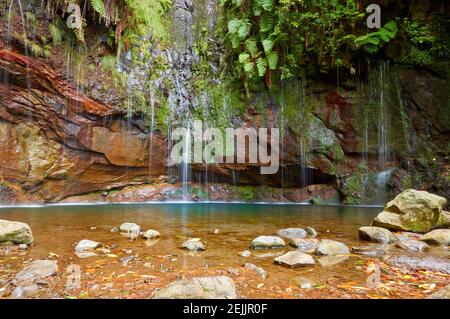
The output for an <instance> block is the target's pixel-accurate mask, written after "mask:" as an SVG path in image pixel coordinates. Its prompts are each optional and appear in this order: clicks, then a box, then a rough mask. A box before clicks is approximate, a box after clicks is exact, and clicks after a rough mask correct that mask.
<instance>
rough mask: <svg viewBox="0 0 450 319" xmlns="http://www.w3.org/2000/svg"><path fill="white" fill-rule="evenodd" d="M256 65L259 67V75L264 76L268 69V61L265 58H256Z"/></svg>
mask: <svg viewBox="0 0 450 319" xmlns="http://www.w3.org/2000/svg"><path fill="white" fill-rule="evenodd" d="M256 67H257V69H258V74H259V76H264V75H265V74H266V71H267V61H266V59H264V58H259V59H258V60H256Z"/></svg>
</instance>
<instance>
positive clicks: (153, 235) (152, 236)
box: [142, 229, 161, 239]
mask: <svg viewBox="0 0 450 319" xmlns="http://www.w3.org/2000/svg"><path fill="white" fill-rule="evenodd" d="M142 237H144V238H145V239H155V238H159V237H161V234H160V233H159V232H158V231H156V230H153V229H149V230H147V231H146V232H145V233H143V234H142Z"/></svg>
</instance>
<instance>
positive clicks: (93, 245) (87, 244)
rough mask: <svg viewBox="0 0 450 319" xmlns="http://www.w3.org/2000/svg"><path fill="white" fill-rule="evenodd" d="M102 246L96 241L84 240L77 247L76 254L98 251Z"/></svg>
mask: <svg viewBox="0 0 450 319" xmlns="http://www.w3.org/2000/svg"><path fill="white" fill-rule="evenodd" d="M100 246H101V244H100V243H98V242H96V241H93V240H89V239H83V240H81V241H80V242H79V243H78V244H77V245H76V246H75V252H77V253H83V252H88V251H91V250H94V249H97V248H98V247H100Z"/></svg>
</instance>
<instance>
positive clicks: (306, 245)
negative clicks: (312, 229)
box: [289, 238, 319, 254]
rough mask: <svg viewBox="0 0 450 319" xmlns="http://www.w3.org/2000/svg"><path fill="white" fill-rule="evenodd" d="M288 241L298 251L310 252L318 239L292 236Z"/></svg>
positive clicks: (315, 246)
mask: <svg viewBox="0 0 450 319" xmlns="http://www.w3.org/2000/svg"><path fill="white" fill-rule="evenodd" d="M289 243H290V245H291V246H292V247H295V248H297V250H298V251H301V252H303V253H310V254H311V253H314V252H315V251H316V248H317V245H318V244H319V240H318V239H315V238H292V239H291V240H290V242H289Z"/></svg>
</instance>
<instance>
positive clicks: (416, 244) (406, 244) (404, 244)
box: [396, 239, 430, 252]
mask: <svg viewBox="0 0 450 319" xmlns="http://www.w3.org/2000/svg"><path fill="white" fill-rule="evenodd" d="M396 246H397V247H398V248H401V249H404V250H409V251H415V252H425V251H429V250H430V246H428V245H427V244H425V243H424V242H423V241H419V240H414V239H407V240H402V241H399V242H397V243H396Z"/></svg>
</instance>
